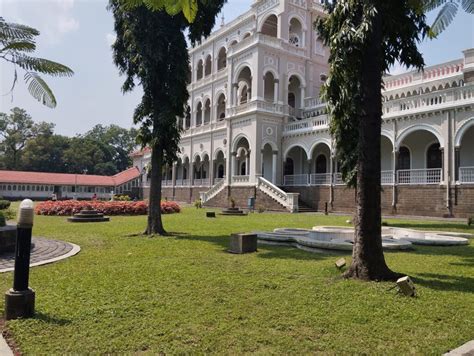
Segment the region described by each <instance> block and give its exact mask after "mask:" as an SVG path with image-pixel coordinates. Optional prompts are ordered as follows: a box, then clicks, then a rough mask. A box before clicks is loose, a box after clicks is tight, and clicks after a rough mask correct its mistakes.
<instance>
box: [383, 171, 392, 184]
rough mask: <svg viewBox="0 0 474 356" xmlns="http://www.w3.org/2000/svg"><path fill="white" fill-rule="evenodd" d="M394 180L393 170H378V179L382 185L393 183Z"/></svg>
mask: <svg viewBox="0 0 474 356" xmlns="http://www.w3.org/2000/svg"><path fill="white" fill-rule="evenodd" d="M394 180H395V176H394V174H393V171H382V172H380V181H381V184H382V185H390V184H393V183H394Z"/></svg>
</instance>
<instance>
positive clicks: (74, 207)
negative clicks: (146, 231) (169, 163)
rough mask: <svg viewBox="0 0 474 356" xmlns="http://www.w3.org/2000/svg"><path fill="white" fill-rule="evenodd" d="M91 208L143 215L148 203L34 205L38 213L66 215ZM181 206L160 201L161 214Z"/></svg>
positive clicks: (80, 202) (67, 201)
mask: <svg viewBox="0 0 474 356" xmlns="http://www.w3.org/2000/svg"><path fill="white" fill-rule="evenodd" d="M86 208H91V209H94V210H97V211H99V212H101V213H103V214H105V215H145V214H147V212H148V203H147V202H144V201H138V202H126V201H78V200H63V201H46V202H42V203H39V204H38V205H36V208H35V212H36V214H38V215H59V216H68V215H72V214H77V213H79V212H80V211H81V210H84V209H86ZM180 211H181V208H180V206H179V205H178V204H176V203H175V202H171V201H170V202H161V212H162V214H172V213H179V212H180Z"/></svg>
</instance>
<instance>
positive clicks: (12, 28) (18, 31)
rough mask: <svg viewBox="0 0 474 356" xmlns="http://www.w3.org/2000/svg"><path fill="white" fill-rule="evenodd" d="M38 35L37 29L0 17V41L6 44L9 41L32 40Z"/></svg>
mask: <svg viewBox="0 0 474 356" xmlns="http://www.w3.org/2000/svg"><path fill="white" fill-rule="evenodd" d="M38 35H39V31H38V30H36V29H34V28H32V27H29V26H26V25H20V24H16V23H8V22H6V21H5V20H4V19H3V17H0V42H2V43H4V44H6V43H7V42H10V41H18V40H25V39H26V40H32V39H33V38H34V37H36V36H38Z"/></svg>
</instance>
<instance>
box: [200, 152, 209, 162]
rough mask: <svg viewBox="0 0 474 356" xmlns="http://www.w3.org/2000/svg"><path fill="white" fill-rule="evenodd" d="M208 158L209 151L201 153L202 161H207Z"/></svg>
mask: <svg viewBox="0 0 474 356" xmlns="http://www.w3.org/2000/svg"><path fill="white" fill-rule="evenodd" d="M206 158H207V160H209V153H207V151H204V152H202V153H201V161H203V162H204V161H205V160H206Z"/></svg>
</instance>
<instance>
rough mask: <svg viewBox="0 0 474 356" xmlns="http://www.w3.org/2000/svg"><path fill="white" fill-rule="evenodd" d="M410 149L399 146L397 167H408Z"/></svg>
mask: <svg viewBox="0 0 474 356" xmlns="http://www.w3.org/2000/svg"><path fill="white" fill-rule="evenodd" d="M410 167H411V164H410V150H409V149H408V148H406V147H400V150H399V152H398V169H410Z"/></svg>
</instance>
